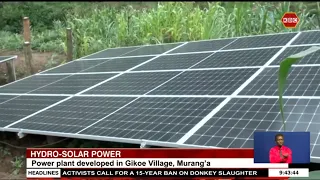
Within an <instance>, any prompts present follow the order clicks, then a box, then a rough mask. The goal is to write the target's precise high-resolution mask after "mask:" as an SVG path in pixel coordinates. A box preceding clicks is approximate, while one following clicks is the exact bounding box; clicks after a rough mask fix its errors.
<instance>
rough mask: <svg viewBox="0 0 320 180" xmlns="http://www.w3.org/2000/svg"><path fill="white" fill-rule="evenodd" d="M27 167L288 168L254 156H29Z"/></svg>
mask: <svg viewBox="0 0 320 180" xmlns="http://www.w3.org/2000/svg"><path fill="white" fill-rule="evenodd" d="M27 168H288V164H284V163H279V164H269V163H256V164H255V163H254V160H253V158H206V159H201V158H180V159H176V158H158V159H149V158H134V159H125V158H27Z"/></svg>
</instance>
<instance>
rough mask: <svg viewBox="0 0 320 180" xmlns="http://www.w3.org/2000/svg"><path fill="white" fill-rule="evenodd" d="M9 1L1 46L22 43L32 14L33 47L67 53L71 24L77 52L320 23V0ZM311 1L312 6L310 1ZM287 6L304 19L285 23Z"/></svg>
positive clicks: (5, 5) (311, 26) (301, 27)
mask: <svg viewBox="0 0 320 180" xmlns="http://www.w3.org/2000/svg"><path fill="white" fill-rule="evenodd" d="M128 4H129V3H128V2H121V3H111V2H100V3H97V2H95V3H90V2H86V3H79V2H77V3H69V2H63V3H62V2H59V3H56V2H19V3H9V2H8V3H3V7H2V8H1V10H0V12H1V13H0V19H1V18H2V19H3V21H1V23H0V29H2V31H1V32H0V49H9V50H18V49H21V48H22V37H21V30H22V27H21V23H22V17H23V16H29V17H30V20H31V23H32V48H33V49H34V50H37V51H41V52H45V51H50V52H57V53H63V52H65V49H66V47H65V29H66V27H71V28H72V29H73V34H74V41H75V57H81V56H84V55H88V54H90V53H93V52H96V51H99V50H102V49H106V48H110V47H119V46H131V45H141V44H154V43H166V42H178V41H189V40H203V39H212V38H222V37H234V36H243V35H253V34H265V33H275V32H283V31H296V30H309V29H315V28H319V25H320V18H319V17H320V16H319V12H320V6H319V3H316V4H315V3H312V4H311V3H308V2H305V3H303V2H295V3H290V2H282V3H279V2H277V3H271V2H269V3H262V2H261V3H258V2H256V3H253V2H236V3H234V2H224V3H222V2H211V3H207V2H200V3H198V2H163V3H154V2H148V3H145V2H132V3H130V4H129V5H128ZM310 4H311V5H310ZM287 11H294V12H296V13H297V15H298V16H299V18H300V23H299V25H298V27H297V28H296V29H293V30H290V29H286V28H284V27H283V25H282V23H281V21H280V19H281V17H282V16H283V14H284V13H285V12H287Z"/></svg>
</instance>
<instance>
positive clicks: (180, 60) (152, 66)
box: [135, 53, 212, 71]
mask: <svg viewBox="0 0 320 180" xmlns="http://www.w3.org/2000/svg"><path fill="white" fill-rule="evenodd" d="M211 54H212V53H199V54H177V55H164V56H160V57H158V58H157V59H155V60H154V61H151V62H150V63H147V64H144V65H143V66H140V67H138V68H137V69H135V70H136V71H139V70H166V69H187V68H189V67H191V66H192V65H194V64H196V63H198V62H200V61H202V60H204V59H205V58H207V57H209V56H210V55H211Z"/></svg>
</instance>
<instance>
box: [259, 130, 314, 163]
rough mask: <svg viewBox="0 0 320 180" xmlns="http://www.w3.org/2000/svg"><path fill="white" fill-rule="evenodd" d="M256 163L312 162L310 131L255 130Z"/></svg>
mask: <svg viewBox="0 0 320 180" xmlns="http://www.w3.org/2000/svg"><path fill="white" fill-rule="evenodd" d="M253 139H254V142H253V146H254V163H287V164H308V163H310V132H279V131H276V132H271V131H260V132H259V131H255V132H254V137H253Z"/></svg>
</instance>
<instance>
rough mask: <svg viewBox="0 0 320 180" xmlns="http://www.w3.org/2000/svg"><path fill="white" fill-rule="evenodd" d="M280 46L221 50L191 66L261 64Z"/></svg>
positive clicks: (210, 66) (209, 66) (211, 66)
mask: <svg viewBox="0 0 320 180" xmlns="http://www.w3.org/2000/svg"><path fill="white" fill-rule="evenodd" d="M279 50H280V48H270V49H254V50H250V49H249V50H242V51H230V52H229V51H221V52H217V53H215V54H213V55H212V56H210V57H209V58H207V59H206V60H205V61H203V62H201V63H200V64H198V65H196V66H194V67H193V68H214V67H242V66H263V65H264V64H265V63H266V62H267V61H268V60H269V59H271V58H272V57H273V56H274V55H275V54H276V53H277V52H278V51H279Z"/></svg>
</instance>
